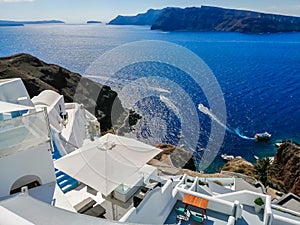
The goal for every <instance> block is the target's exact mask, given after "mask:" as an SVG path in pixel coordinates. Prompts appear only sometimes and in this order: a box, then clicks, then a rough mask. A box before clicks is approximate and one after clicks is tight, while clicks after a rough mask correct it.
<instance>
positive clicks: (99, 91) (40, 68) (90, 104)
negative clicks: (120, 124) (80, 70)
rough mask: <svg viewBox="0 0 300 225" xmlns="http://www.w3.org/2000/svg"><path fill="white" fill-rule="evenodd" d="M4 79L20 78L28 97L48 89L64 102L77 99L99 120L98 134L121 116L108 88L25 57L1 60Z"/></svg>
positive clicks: (1, 73) (115, 100) (115, 95)
mask: <svg viewBox="0 0 300 225" xmlns="http://www.w3.org/2000/svg"><path fill="white" fill-rule="evenodd" d="M5 78H21V79H22V80H23V82H24V84H25V86H26V88H27V90H28V92H29V95H30V97H33V96H36V95H38V94H39V93H40V92H42V91H43V90H46V89H48V90H53V91H56V92H58V93H60V94H62V95H63V96H64V98H65V101H66V102H72V101H73V100H74V98H76V102H79V103H82V104H84V105H85V107H86V108H87V109H88V110H89V111H90V112H91V113H93V114H94V115H95V116H96V117H97V118H98V121H99V122H100V125H101V131H107V130H109V129H110V128H111V127H112V121H117V120H118V118H120V116H122V115H123V114H124V109H123V107H122V105H121V102H120V100H119V98H118V97H117V93H116V92H115V91H113V90H111V89H110V87H108V86H105V85H101V84H98V83H96V82H94V81H92V80H90V79H87V78H83V77H82V76H81V75H80V74H77V73H73V72H71V71H69V70H67V69H64V68H62V67H60V66H58V65H53V64H47V63H45V62H43V61H41V60H39V59H38V58H36V57H33V56H31V55H28V54H18V55H13V56H10V57H4V58H0V79H5ZM75 94H76V96H75Z"/></svg>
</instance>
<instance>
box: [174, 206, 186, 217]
mask: <svg viewBox="0 0 300 225" xmlns="http://www.w3.org/2000/svg"><path fill="white" fill-rule="evenodd" d="M175 211H176V213H177V214H178V215H182V216H184V215H185V214H186V210H185V209H184V208H182V207H178V208H176V209H175Z"/></svg>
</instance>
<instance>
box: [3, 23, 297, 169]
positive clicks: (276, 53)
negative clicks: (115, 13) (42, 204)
mask: <svg viewBox="0 0 300 225" xmlns="http://www.w3.org/2000/svg"><path fill="white" fill-rule="evenodd" d="M140 41H143V42H144V43H147V41H159V43H164V42H169V43H172V44H176V46H179V48H180V47H182V48H184V49H186V51H187V52H190V53H194V54H196V55H197V56H198V57H199V58H201V59H202V60H203V63H205V66H207V68H209V71H210V73H211V74H213V76H214V77H215V78H216V81H217V83H218V85H219V87H220V90H221V91H222V94H223V97H224V103H225V106H226V108H225V112H226V115H223V116H222V115H221V117H222V118H220V115H216V114H214V113H215V112H214V111H213V110H212V109H211V107H210V104H209V102H210V103H211V101H216V102H217V104H219V103H218V101H219V99H215V100H211V99H207V96H206V93H205V91H203V89H202V87H201V85H199V83H198V82H197V79H200V78H199V77H198V78H197V77H196V79H195V77H191V76H190V74H187V73H186V71H183V70H182V69H180V68H176V66H174V65H170V64H168V63H164V62H161V61H159V60H158V61H155V60H152V61H151V60H149V61H147V62H136V63H133V64H130V65H126V67H124V68H122V69H120V70H118V71H117V73H115V74H114V75H113V76H112V77H104V78H103V76H105V74H101V72H99V74H101V76H100V75H99V78H97V73H95V72H94V73H93V75H94V76H96V77H94V78H93V79H95V80H96V81H98V80H99V81H101V79H102V80H106V83H107V84H109V85H110V86H111V87H112V88H113V89H115V90H117V91H118V92H119V93H120V98H121V100H122V102H124V105H125V106H126V107H129V108H132V109H134V110H135V111H136V112H138V113H140V114H141V115H142V116H143V118H142V119H141V120H140V121H139V123H138V124H137V125H136V126H135V129H134V130H133V131H131V132H130V133H126V134H124V135H126V136H130V137H134V138H137V139H139V140H141V141H144V142H146V143H149V144H156V143H171V144H174V145H180V146H182V147H185V148H186V149H188V150H189V151H192V152H194V155H195V159H196V160H198V162H200V163H201V157H203V155H204V153H205V151H211V152H215V153H216V157H214V160H213V162H212V163H211V164H210V166H209V167H207V168H205V171H206V172H214V171H217V170H218V169H219V168H220V166H222V164H223V163H224V162H223V161H222V159H221V157H220V155H221V154H224V153H226V154H229V155H235V156H242V157H244V158H246V159H247V160H249V161H251V162H254V161H255V158H254V155H256V156H258V157H265V156H273V155H274V154H275V152H276V147H275V143H276V142H278V141H280V140H284V139H291V140H294V141H298V142H300V33H279V34H263V35H262V34H258V35H254V34H240V33H219V32H215V33H189V32H172V33H168V32H160V31H151V30H150V29H149V27H137V26H107V25H98V24H97V25H27V26H24V27H1V28H0V57H3V56H9V55H12V54H16V53H21V52H24V53H29V54H32V55H34V56H36V57H38V58H40V59H42V60H44V61H46V62H47V63H54V64H58V65H61V66H63V67H66V68H67V69H69V70H71V71H74V72H78V73H80V74H83V75H84V74H85V75H91V72H90V71H92V70H90V68H91V65H93V63H94V62H95V61H97V60H99V59H100V60H101V59H105V56H106V54H108V53H109V52H110V51H113V49H115V48H117V47H120V46H127V45H129V46H130V44H132V43H135V42H138V43H139V42H140ZM174 46H175V45H174ZM175 48H176V47H175ZM124 49H125V50H126V47H125V48H124ZM119 50H122V48H120V49H119ZM135 51H139V50H138V49H135ZM161 51H163V52H165V51H164V49H163V48H162V50H161ZM184 51H185V50H184ZM142 53H143V52H142ZM142 53H141V54H142ZM122 54H123V53H122ZM124 54H125V55H126V56H125V57H127V56H128V57H130V55H131V54H133V53H132V52H125V53H124ZM145 54H147V52H146V53H145ZM108 55H109V54H108ZM117 57H119V56H117ZM174 57H175V58H174ZM176 57H178V58H176ZM170 58H172V59H173V60H175V61H176V60H179V58H180V59H184V57H181V56H179V55H175V56H174V55H170ZM104 61H105V60H104ZM179 61H180V60H179ZM186 64H187V65H189V64H191V65H192V63H191V62H189V60H186ZM108 66H109V65H108ZM92 67H95V66H92ZM87 71H88V72H87ZM99 71H101V68H99ZM204 71H205V70H204ZM203 76H204V78H203V77H201V79H205V75H203ZM208 76H209V75H208ZM201 79H200V80H201ZM212 88H214V87H212ZM221 103H222V102H221ZM221 103H220V104H221ZM199 104H203V105H204V107H205V109H207V110H208V112H209V113H207V112H206V113H204V112H202V111H200V110H198V105H199ZM224 121H225V124H224ZM213 122H215V123H216V124H218V125H217V126H219V128H218V129H221V128H222V127H223V128H224V130H225V135H224V139H222V138H223V135H222V133H220V135H221V136H222V138H221V139H220V138H219V137H216V136H212V135H211V131H212V128H211V127H212V125H213ZM221 130H222V129H221ZM264 131H268V132H269V133H271V134H272V137H271V140H270V141H267V142H256V141H254V140H253V139H252V138H253V136H254V135H255V133H257V132H264ZM220 140H222V143H219V144H220V148H217V149H207V148H206V147H207V144H208V143H209V142H210V141H212V142H214V141H216V142H218V141H220ZM212 155H214V154H212ZM199 168H201V167H199Z"/></svg>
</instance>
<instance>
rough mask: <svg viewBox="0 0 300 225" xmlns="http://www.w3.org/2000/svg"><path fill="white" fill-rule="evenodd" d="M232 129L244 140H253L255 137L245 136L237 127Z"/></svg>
mask: <svg viewBox="0 0 300 225" xmlns="http://www.w3.org/2000/svg"><path fill="white" fill-rule="evenodd" d="M234 131H235V133H236V134H237V135H238V136H239V137H241V138H243V139H246V140H255V138H253V137H247V136H245V135H243V134H241V132H240V130H239V128H237V129H235V130H234Z"/></svg>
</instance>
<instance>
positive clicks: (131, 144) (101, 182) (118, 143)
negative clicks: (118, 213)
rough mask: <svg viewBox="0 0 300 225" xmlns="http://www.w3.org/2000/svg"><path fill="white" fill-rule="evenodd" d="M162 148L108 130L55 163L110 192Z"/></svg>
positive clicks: (56, 165)
mask: <svg viewBox="0 0 300 225" xmlns="http://www.w3.org/2000/svg"><path fill="white" fill-rule="evenodd" d="M160 152H161V150H160V149H158V148H155V147H153V146H150V145H147V144H144V143H142V142H140V141H137V140H134V139H131V138H127V137H121V136H117V135H113V134H106V135H104V136H102V137H100V138H99V139H97V140H95V141H94V142H91V143H89V144H86V145H84V146H83V147H81V148H79V149H77V150H75V151H74V152H72V153H70V154H68V155H65V156H64V157H62V158H60V159H58V160H56V161H55V162H54V165H55V168H57V169H59V170H61V171H63V172H65V173H66V174H68V175H70V176H71V177H73V178H75V179H77V180H78V181H80V182H82V183H84V184H86V185H88V186H90V187H92V188H94V189H95V190H97V191H100V192H101V193H102V194H104V195H106V196H107V195H108V194H110V193H111V192H112V191H113V190H114V189H115V188H116V187H117V186H119V185H120V184H122V183H123V182H124V181H125V180H126V179H127V178H128V177H129V176H131V175H133V174H134V173H136V172H137V171H138V170H139V169H140V168H141V167H143V166H144V165H145V164H146V162H148V161H149V160H150V159H152V158H153V157H154V156H156V155H157V154H158V153H160Z"/></svg>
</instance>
